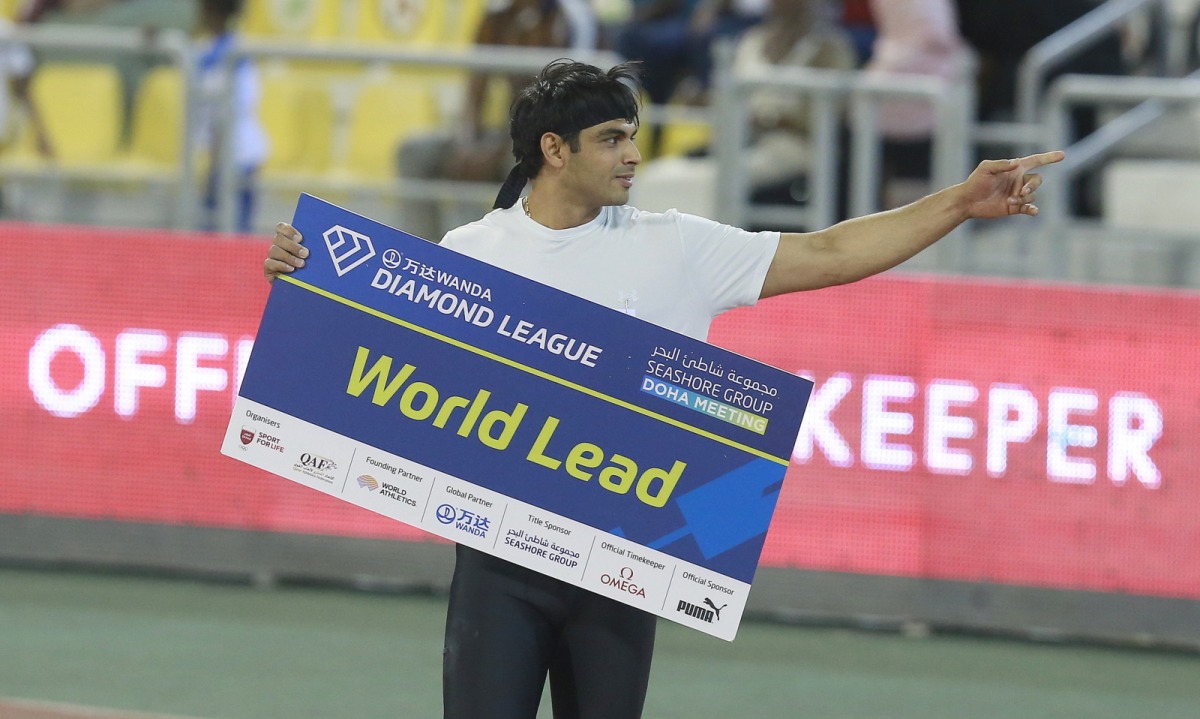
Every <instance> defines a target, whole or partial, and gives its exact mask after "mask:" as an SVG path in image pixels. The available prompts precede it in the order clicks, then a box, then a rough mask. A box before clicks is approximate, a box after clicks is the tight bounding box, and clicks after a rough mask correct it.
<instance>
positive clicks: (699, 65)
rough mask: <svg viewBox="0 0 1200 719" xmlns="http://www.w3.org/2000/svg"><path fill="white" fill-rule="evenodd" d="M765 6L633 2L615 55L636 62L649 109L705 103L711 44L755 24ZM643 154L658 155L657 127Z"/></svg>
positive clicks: (744, 0) (710, 0) (721, 0)
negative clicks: (673, 102)
mask: <svg viewBox="0 0 1200 719" xmlns="http://www.w3.org/2000/svg"><path fill="white" fill-rule="evenodd" d="M765 8H766V0H633V12H632V15H631V16H630V18H629V21H628V22H627V23H626V24H625V26H624V28H622V29H621V30H620V31H619V33H618V35H617V47H616V49H617V52H618V53H620V54H621V55H622V56H623V57H624V58H625V59H627V60H637V61H639V62H641V67H640V73H641V83H642V89H643V90H644V91H645V93H646V96H647V97H648V98H649V102H650V103H651V104H664V103H667V102H671V101H672V100H677V101H680V102H684V103H687V104H704V103H705V102H707V95H708V86H709V80H710V78H711V75H712V44H713V42H714V41H715V40H717V39H718V38H723V37H736V36H737V35H739V34H741V33H742V32H743V31H745V30H746V29H747V28H749V27H751V26H752V25H754V24H756V23H757V22H759V20H761V19H762V14H763V12H764V10H765ZM649 135H650V137H649V143H648V144H647V150H648V153H649V154H650V155H651V156H653V155H655V154H657V152H658V146H659V144H660V141H661V137H662V133H661V127H658V126H652V127H651V128H650V133H649Z"/></svg>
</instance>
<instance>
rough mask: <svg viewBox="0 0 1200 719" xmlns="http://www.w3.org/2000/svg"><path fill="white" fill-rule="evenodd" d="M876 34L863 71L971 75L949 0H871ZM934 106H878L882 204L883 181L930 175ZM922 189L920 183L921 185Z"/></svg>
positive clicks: (887, 203) (888, 203)
mask: <svg viewBox="0 0 1200 719" xmlns="http://www.w3.org/2000/svg"><path fill="white" fill-rule="evenodd" d="M871 15H872V17H874V19H875V28H876V30H877V34H876V36H875V42H874V44H873V45H872V47H871V57H870V58H869V59H868V60H867V63H866V65H865V66H864V67H863V70H864V71H865V72H866V73H868V74H870V75H878V76H882V77H885V78H886V77H887V76H888V75H923V76H928V77H935V78H940V79H942V80H946V81H948V82H959V81H964V80H966V79H967V78H968V77H969V76H970V72H971V68H972V65H973V59H972V54H971V50H970V48H969V47H968V45H967V44H966V42H965V41H964V40H963V38H962V36H961V35H960V34H959V30H958V12H957V10H956V9H955V6H954V1H953V0H871ZM936 123H937V117H936V109H935V107H934V105H933V103H931V102H929V101H927V100H888V101H886V102H884V103H883V104H882V105H881V106H880V108H879V131H880V134H881V135H882V136H883V140H884V143H883V177H882V179H881V185H882V186H881V198H882V199H881V204H882V206H884V207H892V206H895V205H896V204H902V203H903V201H904V200H903V199H891V198H889V196H888V192H887V189H888V187H887V185H888V183H890V182H891V181H893V180H896V179H903V180H909V181H918V182H919V183H924V182H927V181H928V180H929V176H930V168H931V164H932V163H931V161H930V157H931V152H932V137H933V134H934V130H935V129H936V128H935V125H936ZM922 189H924V185H923V184H922Z"/></svg>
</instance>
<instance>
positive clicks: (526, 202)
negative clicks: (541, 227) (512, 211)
mask: <svg viewBox="0 0 1200 719" xmlns="http://www.w3.org/2000/svg"><path fill="white" fill-rule="evenodd" d="M521 209H522V210H525V216H526V217H528V218H529V219H531V220H532V219H533V215H531V214H529V195H525V196H524V197H522V198H521Z"/></svg>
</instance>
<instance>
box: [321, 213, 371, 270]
mask: <svg viewBox="0 0 1200 719" xmlns="http://www.w3.org/2000/svg"><path fill="white" fill-rule="evenodd" d="M321 236H322V237H324V238H325V247H326V249H328V250H329V258H330V259H331V260H333V268H334V269H335V270H337V274H338V277H341V276H342V275H345V274H346V273H347V272H349V271H350V270H352V269H354V268H355V267H358V266H359V265H361V264H362V263H364V262H366V261H367V260H369V259H371V258H372V257H374V256H375V245H374V244H373V243H372V242H371V238H370V237H367V236H366V235H363V234H359V233H357V232H355V231H354V230H350V229H347V228H345V227H342V226H341V225H334V226H333V227H330V228H329V229H328V230H325V234H323V235H321Z"/></svg>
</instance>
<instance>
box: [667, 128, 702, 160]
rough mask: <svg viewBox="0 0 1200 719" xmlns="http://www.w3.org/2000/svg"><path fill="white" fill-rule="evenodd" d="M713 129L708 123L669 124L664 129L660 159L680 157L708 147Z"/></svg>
mask: <svg viewBox="0 0 1200 719" xmlns="http://www.w3.org/2000/svg"><path fill="white" fill-rule="evenodd" d="M711 137H712V127H711V126H710V125H709V124H708V123H706V122H683V121H676V122H669V123H667V124H666V125H665V126H664V127H663V136H662V147H661V148H659V156H660V157H678V156H680V155H686V154H687V153H689V152H691V151H693V150H699V149H703V148H705V147H708V143H709V140H710V139H711Z"/></svg>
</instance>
